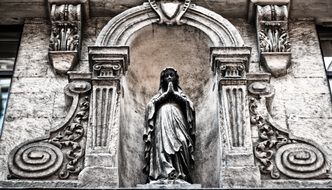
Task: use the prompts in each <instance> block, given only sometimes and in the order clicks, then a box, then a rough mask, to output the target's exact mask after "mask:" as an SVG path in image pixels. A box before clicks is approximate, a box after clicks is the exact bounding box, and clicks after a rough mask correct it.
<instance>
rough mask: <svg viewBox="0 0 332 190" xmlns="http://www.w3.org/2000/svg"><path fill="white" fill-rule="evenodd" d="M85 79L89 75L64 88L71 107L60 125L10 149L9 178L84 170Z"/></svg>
mask: <svg viewBox="0 0 332 190" xmlns="http://www.w3.org/2000/svg"><path fill="white" fill-rule="evenodd" d="M71 75H75V73H72V74H71ZM87 78H89V76H88V77H85V76H84V77H83V79H74V80H70V83H69V84H68V85H67V86H66V87H65V94H66V97H67V101H68V100H70V101H71V106H70V109H69V110H68V114H67V116H66V118H65V119H64V122H63V123H62V124H60V125H59V126H58V127H56V128H55V129H52V130H51V131H50V132H49V134H48V135H46V136H45V137H40V138H37V139H34V140H30V141H27V142H24V143H22V144H20V145H18V146H17V147H15V148H14V149H13V150H12V151H11V152H10V154H9V158H8V169H9V173H10V175H9V176H8V178H19V179H76V178H77V176H78V173H79V172H80V171H81V170H82V169H83V161H84V154H85V138H84V136H85V134H86V126H87V120H88V115H89V114H88V113H89V101H90V100H89V92H90V90H91V84H90V83H89V82H87ZM68 103H69V102H68Z"/></svg>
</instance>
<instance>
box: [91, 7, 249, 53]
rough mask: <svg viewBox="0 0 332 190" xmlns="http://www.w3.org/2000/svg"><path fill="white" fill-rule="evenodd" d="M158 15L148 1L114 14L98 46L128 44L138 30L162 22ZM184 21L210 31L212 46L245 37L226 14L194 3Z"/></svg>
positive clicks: (238, 41)
mask: <svg viewBox="0 0 332 190" xmlns="http://www.w3.org/2000/svg"><path fill="white" fill-rule="evenodd" d="M159 20H160V19H159V16H158V14H157V13H156V12H155V11H154V9H153V8H152V7H151V5H150V4H149V3H144V4H143V5H141V6H137V7H134V8H131V9H128V10H126V11H124V12H122V13H121V14H119V15H117V16H116V17H114V18H113V19H112V20H110V21H109V22H108V24H107V25H106V26H105V27H104V28H103V29H102V31H101V32H100V34H99V35H98V38H97V40H96V43H95V45H96V46H125V45H129V43H130V37H131V36H133V35H134V33H136V32H137V31H138V30H140V29H142V28H144V27H145V26H148V25H151V24H157V23H158V22H159ZM181 24H186V25H189V26H193V27H195V28H198V29H199V30H201V31H203V32H204V33H206V34H207V36H208V37H209V38H210V39H211V41H212V42H213V46H215V47H221V46H227V47H228V46H229V47H241V46H243V45H244V42H243V39H242V37H241V35H240V33H239V32H238V30H237V29H236V28H235V27H234V26H233V25H232V24H231V23H230V22H229V21H228V20H226V19H225V18H223V17H222V16H220V15H219V14H217V13H214V12H212V11H210V10H208V9H205V8H203V7H200V6H197V5H194V4H191V5H190V6H189V7H188V9H187V11H186V12H185V14H183V16H182V17H181Z"/></svg>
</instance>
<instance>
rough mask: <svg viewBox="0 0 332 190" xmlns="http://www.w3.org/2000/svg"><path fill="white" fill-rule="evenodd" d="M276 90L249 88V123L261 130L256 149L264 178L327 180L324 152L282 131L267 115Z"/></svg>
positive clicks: (266, 85)
mask: <svg viewBox="0 0 332 190" xmlns="http://www.w3.org/2000/svg"><path fill="white" fill-rule="evenodd" d="M273 91H274V90H273V87H272V86H271V85H270V84H269V83H267V82H254V83H252V84H251V85H250V86H249V92H250V93H251V97H250V99H249V111H250V121H251V125H252V127H257V128H258V135H259V137H258V140H257V142H256V145H255V146H254V153H255V157H256V159H257V161H258V163H259V166H260V171H261V173H262V174H265V175H268V176H270V177H271V178H272V179H279V178H293V179H312V178H316V179H317V178H327V177H329V175H328V170H329V168H328V167H329V166H328V163H327V160H326V156H325V154H324V153H323V152H322V150H321V149H320V148H319V147H317V146H316V145H314V143H312V142H309V141H308V140H305V139H302V138H298V137H292V136H291V135H290V134H289V132H287V131H285V130H283V129H281V128H280V127H279V126H278V125H277V124H276V123H275V122H274V121H273V119H272V117H271V116H270V114H269V113H268V109H267V107H268V105H269V101H271V100H272V98H273V94H274V92H273Z"/></svg>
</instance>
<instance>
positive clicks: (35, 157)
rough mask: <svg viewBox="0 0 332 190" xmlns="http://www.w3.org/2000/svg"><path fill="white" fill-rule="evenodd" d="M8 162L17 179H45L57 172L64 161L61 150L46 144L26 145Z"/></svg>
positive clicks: (15, 152) (18, 149) (18, 148)
mask: <svg viewBox="0 0 332 190" xmlns="http://www.w3.org/2000/svg"><path fill="white" fill-rule="evenodd" d="M12 154H13V155H12V157H13V159H10V160H9V161H8V165H9V170H10V172H11V174H12V175H13V176H15V177H17V178H34V179H36V178H44V177H48V176H50V175H52V174H54V173H55V172H57V171H58V170H59V169H60V167H61V165H62V163H63V160H64V156H63V153H62V152H61V150H60V149H59V148H58V147H56V146H54V145H52V144H50V143H45V142H35V143H31V144H24V145H22V146H19V147H17V148H16V150H15V151H13V152H12Z"/></svg>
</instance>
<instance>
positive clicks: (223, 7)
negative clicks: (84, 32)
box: [0, 0, 332, 23]
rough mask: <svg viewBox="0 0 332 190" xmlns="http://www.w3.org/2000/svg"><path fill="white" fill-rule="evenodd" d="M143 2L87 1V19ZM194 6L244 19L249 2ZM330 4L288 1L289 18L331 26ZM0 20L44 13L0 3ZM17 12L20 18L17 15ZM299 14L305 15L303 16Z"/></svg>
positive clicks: (40, 4)
mask: <svg viewBox="0 0 332 190" xmlns="http://www.w3.org/2000/svg"><path fill="white" fill-rule="evenodd" d="M143 2H144V1H143V0H126V1H116V0H111V1H104V0H90V16H92V17H105V16H109V15H112V16H113V15H116V14H119V13H121V12H123V11H124V10H126V9H128V8H131V7H134V6H137V5H141V4H142V3H143ZM194 3H195V4H198V5H200V6H204V7H206V8H208V9H211V10H213V11H215V12H217V13H219V14H222V15H223V16H226V17H235V18H239V17H241V18H247V15H248V6H249V1H247V0H239V1H233V0H215V1H208V0H204V1H195V2H194ZM331 6H332V4H331V2H330V1H329V0H306V1H305V2H303V0H292V1H291V6H290V7H291V10H290V12H292V14H291V17H294V18H297V17H304V16H305V17H314V18H316V19H317V21H318V22H320V23H324V22H331V12H330V11H329V7H331ZM0 11H1V12H2V13H3V14H2V15H1V17H5V18H8V17H10V18H25V17H46V16H47V14H48V13H47V9H46V6H45V2H44V1H42V0H33V1H28V0H3V1H1V3H0ZM17 12H19V13H20V14H19V15H18V14H17ZM303 12H305V13H306V15H303ZM11 22H14V23H20V22H22V19H17V20H11Z"/></svg>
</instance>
